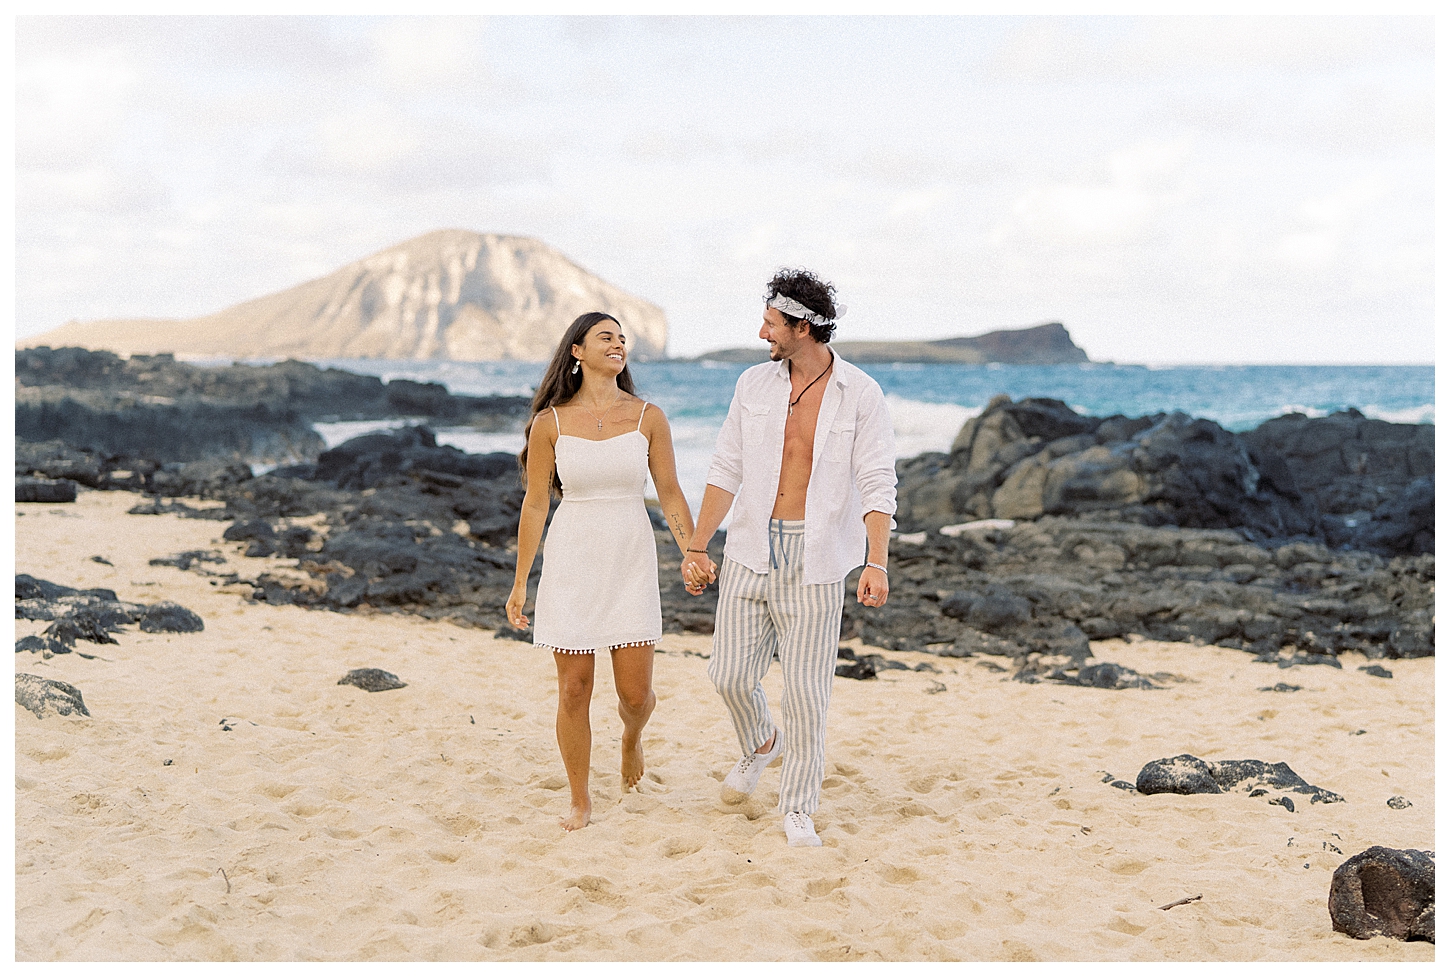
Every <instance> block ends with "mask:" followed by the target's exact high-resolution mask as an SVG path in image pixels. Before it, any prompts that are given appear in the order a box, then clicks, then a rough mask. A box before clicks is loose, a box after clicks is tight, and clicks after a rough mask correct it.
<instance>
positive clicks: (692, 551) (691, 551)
mask: <svg viewBox="0 0 1450 977" xmlns="http://www.w3.org/2000/svg"><path fill="white" fill-rule="evenodd" d="M685 552H686V553H707V554H708V553H709V552H710V551H709V550H685Z"/></svg>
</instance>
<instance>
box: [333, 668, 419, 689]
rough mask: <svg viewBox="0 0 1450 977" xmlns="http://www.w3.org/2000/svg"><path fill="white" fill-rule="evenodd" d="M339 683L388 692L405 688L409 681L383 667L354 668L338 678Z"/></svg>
mask: <svg viewBox="0 0 1450 977" xmlns="http://www.w3.org/2000/svg"><path fill="white" fill-rule="evenodd" d="M337 684H338V685H356V686H357V687H358V688H360V689H362V690H363V691H365V692H387V691H388V690H389V689H401V688H404V687H405V686H407V684H408V683H407V682H404V681H402V680H401V679H399V678H398V676H396V675H394V674H393V673H392V672H385V671H383V670H382V669H381V668H354V669H353V670H352V671H350V672H348V673H347V674H346V675H344V676H343V677H342V678H340V679H338V680H337Z"/></svg>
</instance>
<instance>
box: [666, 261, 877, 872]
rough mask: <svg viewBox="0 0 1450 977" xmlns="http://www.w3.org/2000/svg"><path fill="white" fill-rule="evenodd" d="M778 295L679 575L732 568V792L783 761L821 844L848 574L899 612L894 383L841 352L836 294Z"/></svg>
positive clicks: (793, 799)
mask: <svg viewBox="0 0 1450 977" xmlns="http://www.w3.org/2000/svg"><path fill="white" fill-rule="evenodd" d="M765 300H766V304H765V318H764V322H763V323H762V325H761V327H760V338H761V339H764V340H766V341H767V342H769V343H770V359H771V362H769V363H762V364H761V365H759V366H754V367H751V368H750V369H748V370H746V371H745V372H744V373H743V374H741V376H740V379H739V381H738V382H737V383H736V385H735V397H734V399H733V400H731V402H730V412H729V414H728V415H727V416H726V418H725V425H724V427H723V428H721V430H720V435H719V438H718V440H717V441H716V444H715V455H714V458H713V459H712V460H711V463H710V473H709V476H708V478H707V480H706V482H707V484H706V488H705V499H704V502H703V503H702V504H701V506H700V518H699V521H698V522H697V523H696V524H695V535H694V538H693V539H692V540H691V542H690V543H689V548H688V552H687V553H686V554H685V560H684V562H683V564H682V565H681V568H680V570H681V574H682V576H683V577H684V579H685V583H686V585H687V586H689V587H690V588H691V589H692V590H695V589H698V587H699V586H701V585H702V584H703V583H704V582H705V581H710V580H714V579H715V576H716V570H717V569H718V570H719V576H720V599H719V604H718V606H717V609H716V613H715V637H714V641H713V644H712V649H711V654H710V669H709V671H710V678H711V680H712V681H713V682H714V683H715V687H716V689H717V690H718V691H719V692H720V695H721V697H722V698H723V699H724V700H725V705H726V708H727V709H728V710H729V713H730V718H731V721H732V722H733V723H734V726H735V732H736V735H737V736H738V737H739V740H740V747H741V751H742V756H741V757H740V760H739V762H738V763H736V764H735V766H734V768H733V769H732V770H731V771H730V773H729V774H727V775H726V777H725V782H724V784H723V785H722V786H721V796H722V798H723V799H724V800H725V801H727V802H729V803H739V802H740V801H743V800H744V799H745V797H746V796H748V795H749V794H750V793H751V792H752V791H754V790H755V786H756V784H757V783H758V782H759V780H760V775H761V773H762V771H763V770H764V769H765V767H766V766H768V765H769V764H771V763H772V762H773V761H774V760H775V758H776V757H778V756H780V755H781V754H782V751H783V752H784V760H783V766H782V769H781V787H780V810H781V811H783V812H784V813H785V833H786V840H787V841H788V842H789V843H790V844H791V845H792V846H816V845H819V844H820V843H821V840H820V837H819V836H818V835H817V834H816V830H815V824H814V822H813V821H812V820H811V814H813V813H814V812H815V810H816V808H817V807H819V805H820V797H821V780H822V778H823V776H824V774H825V757H826V752H825V747H826V709H827V707H828V706H829V704H830V699H831V680H832V679H833V678H834V677H835V668H836V647H837V644H838V642H839V640H840V636H841V609H842V605H843V603H844V600H845V577H846V574H848V573H850V572H851V571H852V570H854V569H855V568H856V567H858V566H861V564H862V562H863V561H862V556H863V554H864V556H865V564H866V568H865V569H864V570H862V571H861V580H860V584H859V585H858V586H857V588H856V599H857V601H859V602H860V603H862V604H864V605H866V606H867V607H880V606H881V605H882V604H885V603H886V597H887V593H888V590H889V588H888V585H887V571H886V549H887V542H888V540H889V538H890V535H891V527H892V519H891V516H892V514H893V513H895V512H896V450H895V442H894V437H893V434H892V428H891V417H890V415H889V414H888V413H887V410H886V400H885V398H884V397H883V396H882V393H881V387H880V386H879V385H878V384H877V383H876V381H875V380H873V379H871V377H869V376H868V375H867V374H866V373H865V372H863V371H862V370H860V369H858V368H857V367H854V366H852V365H851V364H849V363H847V362H846V361H845V360H843V359H841V358H840V357H839V356H836V355H835V353H834V352H833V351H832V350H831V348H830V346H829V345H828V343H829V342H830V340H831V334H832V332H834V330H835V319H836V317H837V315H838V309H837V306H836V303H835V289H834V287H832V286H831V285H830V284H829V283H827V282H823V281H821V280H820V279H818V278H817V277H816V276H815V275H813V274H811V273H810V272H808V271H791V270H782V271H781V272H780V273H779V274H777V275H776V276H775V278H774V279H772V280H771V282H770V285H769V287H768V290H767V292H766V295H765ZM732 504H733V505H734V508H735V515H734V517H733V518H732V520H731V523H730V530H729V532H728V534H727V536H726V540H725V565H724V566H723V567H722V568H717V567H716V566H715V565H714V564H713V563H712V562H711V561H710V558H709V556H708V555H707V554H706V552H705V544H706V543H707V542H708V541H709V539H710V537H711V536H713V535H714V533H715V530H716V529H717V528H718V527H719V525H720V523H721V521H723V520H724V518H725V515H726V513H728V512H729V511H730V508H731V505H732ZM776 654H778V655H779V657H780V664H781V671H782V673H783V675H784V679H785V691H784V694H783V696H782V698H781V712H782V719H783V728H779V727H777V726H776V725H775V723H774V722H773V721H772V720H771V717H770V709H769V707H768V706H767V704H766V700H765V692H764V690H763V689H762V688H761V685H760V680H761V678H762V677H763V676H764V675H765V673H766V670H767V669H769V667H770V661H771V658H772V657H773V656H774V655H776Z"/></svg>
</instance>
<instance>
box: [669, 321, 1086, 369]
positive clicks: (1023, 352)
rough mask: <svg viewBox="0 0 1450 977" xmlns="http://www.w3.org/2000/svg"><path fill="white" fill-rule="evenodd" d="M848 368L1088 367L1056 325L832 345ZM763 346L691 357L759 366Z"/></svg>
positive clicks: (1083, 355)
mask: <svg viewBox="0 0 1450 977" xmlns="http://www.w3.org/2000/svg"><path fill="white" fill-rule="evenodd" d="M831 346H832V347H833V348H835V349H836V350H838V351H840V354H841V355H842V356H843V357H845V358H846V359H847V360H850V361H851V362H852V363H1012V364H1018V365H1023V366H1049V365H1055V364H1060V363H1087V362H1089V360H1088V355H1087V352H1086V351H1084V350H1083V348H1082V347H1081V346H1079V345H1077V344H1076V343H1074V342H1073V341H1072V337H1071V336H1069V335H1068V332H1067V330H1066V329H1065V328H1063V325H1062V323H1060V322H1049V323H1045V324H1044V325H1040V326H1030V327H1028V328H1026V329H998V330H995V331H993V332H987V333H982V334H981V335H980V336H959V337H955V338H952V339H930V340H911V339H900V340H889V339H888V340H877V341H859V340H858V341H842V342H834V343H832V344H831ZM767 356H768V354H767V352H766V349H765V346H764V344H762V345H760V346H751V347H737V348H733V349H720V350H715V351H714V352H711V353H704V354H702V355H700V356H696V357H693V359H695V360H697V361H699V360H713V361H715V362H718V363H763V362H765V360H766V359H767Z"/></svg>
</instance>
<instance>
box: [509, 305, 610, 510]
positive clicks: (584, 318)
mask: <svg viewBox="0 0 1450 977" xmlns="http://www.w3.org/2000/svg"><path fill="white" fill-rule="evenodd" d="M605 319H608V320H609V321H610V322H612V323H614V324H615V325H616V326H619V328H620V329H623V328H624V327H623V326H620V324H619V320H618V319H616V318H614V316H612V315H610V314H609V313H607V312H586V313H584V314H583V315H581V316H580V317H579V318H577V319H575V320H574V322H573V324H572V325H570V326H569V328H568V329H566V330H564V335H563V336H562V337H560V339H559V348H558V349H556V350H554V358H553V359H552V360H550V361H549V367H548V369H546V370H545V371H544V379H542V380H540V381H539V386H538V387H537V388H536V389H535V390H534V402H533V403H532V404H530V405H529V422H528V424H526V425H525V426H524V450H523V451H520V452H519V482H520V484H522V485H523V486H524V488H526V489H527V488H528V485H529V432H530V431H532V430H533V428H534V421H536V420H537V419H538V417H539V415H540V414H542V413H543V412H544V411H546V410H548V409H549V408H550V407H556V406H558V405H559V404H562V403H564V402H566V401H568V400H569V399H570V398H572V397H573V396H574V395H575V394H576V393H578V392H579V387H580V386H581V385H582V384H583V383H584V376H583V374H582V373H575V372H574V354H573V353H572V352H571V351H570V348H571V347H573V346H583V345H584V337H586V336H588V335H589V330H591V329H593V328H594V327H595V326H597V325H599V323H601V322H603V321H604V320H605ZM615 383H617V384H618V385H619V389H620V390H623V391H624V392H625V393H627V394H633V393H634V378H633V377H631V376H630V375H629V366H628V365H626V366H625V368H624V369H623V370H621V371H620V372H619V376H618V377H616V378H615ZM549 494H551V495H553V496H554V497H555V498H556V499H562V498H563V497H564V484H563V483H562V482H560V481H559V469H558V467H557V466H556V467H555V468H554V475H553V479H552V480H551V481H550V483H549Z"/></svg>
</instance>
